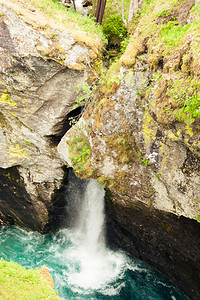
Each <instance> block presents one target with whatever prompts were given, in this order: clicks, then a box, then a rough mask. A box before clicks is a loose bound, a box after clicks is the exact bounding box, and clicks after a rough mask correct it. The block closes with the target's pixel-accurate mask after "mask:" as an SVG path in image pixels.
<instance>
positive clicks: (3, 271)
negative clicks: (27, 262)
mask: <svg viewBox="0 0 200 300" xmlns="http://www.w3.org/2000/svg"><path fill="white" fill-rule="evenodd" d="M0 299H2V300H3V299H9V300H17V299H20V300H27V299H30V300H36V299H38V300H41V299H51V300H56V299H59V297H58V296H57V295H56V293H55V291H54V290H53V289H52V288H50V287H49V286H48V284H47V282H44V281H43V280H42V278H41V275H40V274H39V272H38V271H36V270H33V269H29V270H26V269H25V268H24V267H22V266H20V265H18V264H17V263H14V262H6V261H4V260H3V259H1V260H0Z"/></svg>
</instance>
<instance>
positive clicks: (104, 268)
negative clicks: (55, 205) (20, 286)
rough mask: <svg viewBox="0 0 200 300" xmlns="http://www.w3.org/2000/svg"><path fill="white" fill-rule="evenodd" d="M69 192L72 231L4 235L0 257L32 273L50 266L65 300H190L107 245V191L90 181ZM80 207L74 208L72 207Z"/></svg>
mask: <svg viewBox="0 0 200 300" xmlns="http://www.w3.org/2000/svg"><path fill="white" fill-rule="evenodd" d="M74 178H75V177H72V180H71V182H69V186H68V190H69V193H68V196H69V195H70V197H71V199H68V210H70V209H71V210H73V211H72V213H71V215H72V216H73V218H72V220H71V225H70V227H69V228H65V229H62V230H60V231H58V232H57V233H55V234H45V235H42V234H40V233H38V232H31V231H29V232H28V231H25V230H23V229H20V228H18V227H7V228H2V229H1V231H0V239H1V244H0V256H2V257H3V258H4V259H5V260H8V261H9V260H13V261H16V262H18V263H20V264H21V265H23V266H26V267H28V268H38V267H41V266H43V265H45V266H47V267H48V269H49V272H50V273H51V275H52V277H53V279H54V283H55V289H57V290H58V292H59V295H60V296H61V297H62V298H64V299H66V300H67V299H124V300H125V299H181V300H183V299H187V297H186V296H184V295H183V294H182V293H181V292H180V291H179V290H178V289H177V288H176V287H175V286H173V284H172V283H171V282H170V281H169V280H168V279H167V278H166V277H165V276H163V275H162V274H160V273H158V272H157V271H156V270H153V269H151V268H150V267H149V266H147V265H145V264H144V263H142V262H140V261H134V260H133V259H131V258H130V257H128V256H127V255H126V254H125V253H123V252H121V251H118V250H111V249H109V248H108V247H107V246H106V241H105V233H104V232H105V216H104V193H105V192H104V190H103V188H102V187H101V186H100V185H99V184H98V183H97V182H96V181H95V180H88V181H86V182H83V183H82V187H81V189H79V188H78V181H80V179H79V180H78V181H77V183H76V182H74ZM77 205H78V206H79V207H73V206H77Z"/></svg>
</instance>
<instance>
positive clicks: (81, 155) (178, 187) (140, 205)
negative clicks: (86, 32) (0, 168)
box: [58, 1, 200, 299]
mask: <svg viewBox="0 0 200 300" xmlns="http://www.w3.org/2000/svg"><path fill="white" fill-rule="evenodd" d="M145 3H146V2H145ZM194 4H195V1H163V2H162V4H161V3H160V2H159V1H152V3H151V4H145V5H144V7H143V10H142V12H141V14H140V15H139V16H137V17H136V19H135V20H134V23H133V26H132V28H131V29H130V30H131V31H132V37H131V39H130V42H129V45H128V47H127V49H126V51H125V53H124V55H123V56H122V57H121V58H120V59H119V61H118V62H117V63H115V64H113V65H112V66H111V68H110V70H108V72H107V74H106V77H105V78H104V80H103V84H102V83H101V85H100V86H99V87H98V89H97V93H96V95H95V99H94V101H93V102H92V103H91V104H90V105H89V106H88V108H87V110H86V111H85V113H84V114H83V116H82V118H81V119H80V120H79V122H78V123H77V124H76V125H75V127H72V128H71V129H70V130H69V131H68V132H67V133H66V135H65V136H64V137H63V138H62V140H61V142H60V143H59V145H58V151H59V153H60V155H61V157H62V158H63V159H64V160H65V161H67V162H68V163H69V164H70V165H71V166H73V168H74V170H75V171H76V174H77V175H78V176H81V177H82V178H88V177H93V178H96V180H98V181H99V182H100V183H101V184H102V185H104V186H105V187H106V189H107V191H108V198H107V225H108V233H107V234H108V240H109V242H110V243H111V244H113V245H117V246H119V247H122V248H124V249H126V250H127V251H128V252H129V253H131V254H132V255H134V256H135V257H138V258H141V259H143V260H146V261H147V262H149V263H151V264H153V265H154V266H155V267H157V268H158V269H160V270H162V271H164V272H165V273H166V274H168V275H169V276H170V277H171V278H173V280H174V281H175V282H176V283H177V284H178V285H179V286H181V287H182V288H183V289H184V291H185V292H186V293H187V294H188V295H190V297H191V298H194V299H198V297H199V296H200V289H199V282H200V277H199V271H200V270H199V266H200V257H199V254H198V248H199V246H200V244H199V241H200V232H199V229H200V224H199V223H198V222H197V221H199V218H200V201H199V199H200V173H199V172H200V148H199V147H200V141H199V133H200V131H199V129H200V127H199V120H200V112H199V107H200V106H199V104H200V92H199V91H200V68H199V66H200V56H199V55H200V52H199V34H200V26H199V24H200V23H199V21H200V19H199V12H200V7H199V5H196V6H194ZM192 240H193V242H192Z"/></svg>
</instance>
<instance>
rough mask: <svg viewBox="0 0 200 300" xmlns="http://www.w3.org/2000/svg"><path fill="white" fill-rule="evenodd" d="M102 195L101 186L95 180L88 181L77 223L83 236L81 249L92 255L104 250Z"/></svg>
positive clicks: (103, 193)
mask: <svg viewBox="0 0 200 300" xmlns="http://www.w3.org/2000/svg"><path fill="white" fill-rule="evenodd" d="M104 195H105V192H104V190H103V188H102V187H101V186H100V185H99V184H98V183H97V182H96V181H95V180H93V179H91V180H89V181H88V183H87V186H86V190H85V193H84V195H83V202H82V207H81V210H80V216H79V220H78V224H77V225H78V230H79V231H80V232H81V233H82V237H83V241H82V247H83V251H85V252H87V254H88V255H90V256H93V257H94V256H97V255H98V254H100V253H101V254H102V253H103V252H104V250H105V238H104Z"/></svg>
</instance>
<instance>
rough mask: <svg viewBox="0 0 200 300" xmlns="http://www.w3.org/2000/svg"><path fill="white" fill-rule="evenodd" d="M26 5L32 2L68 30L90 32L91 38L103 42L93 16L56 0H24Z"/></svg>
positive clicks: (99, 28) (101, 34) (99, 27)
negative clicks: (77, 11) (82, 13)
mask: <svg viewBox="0 0 200 300" xmlns="http://www.w3.org/2000/svg"><path fill="white" fill-rule="evenodd" d="M24 2H26V4H27V6H29V5H30V4H32V5H33V6H34V7H35V8H36V9H38V10H40V11H41V12H43V13H45V14H46V15H47V16H49V17H51V18H53V20H54V21H56V22H57V23H60V24H64V25H66V26H67V28H68V29H69V30H70V29H71V30H81V31H85V32H87V33H89V34H92V37H93V39H96V38H101V39H102V40H103V42H104V43H106V42H107V40H106V39H105V37H104V35H103V33H102V29H101V26H99V24H97V23H95V22H94V18H93V17H87V16H82V15H81V13H76V12H75V11H74V10H73V9H69V10H66V8H65V7H64V6H63V5H61V4H60V3H59V2H58V1H57V0H30V1H29V0H24Z"/></svg>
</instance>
